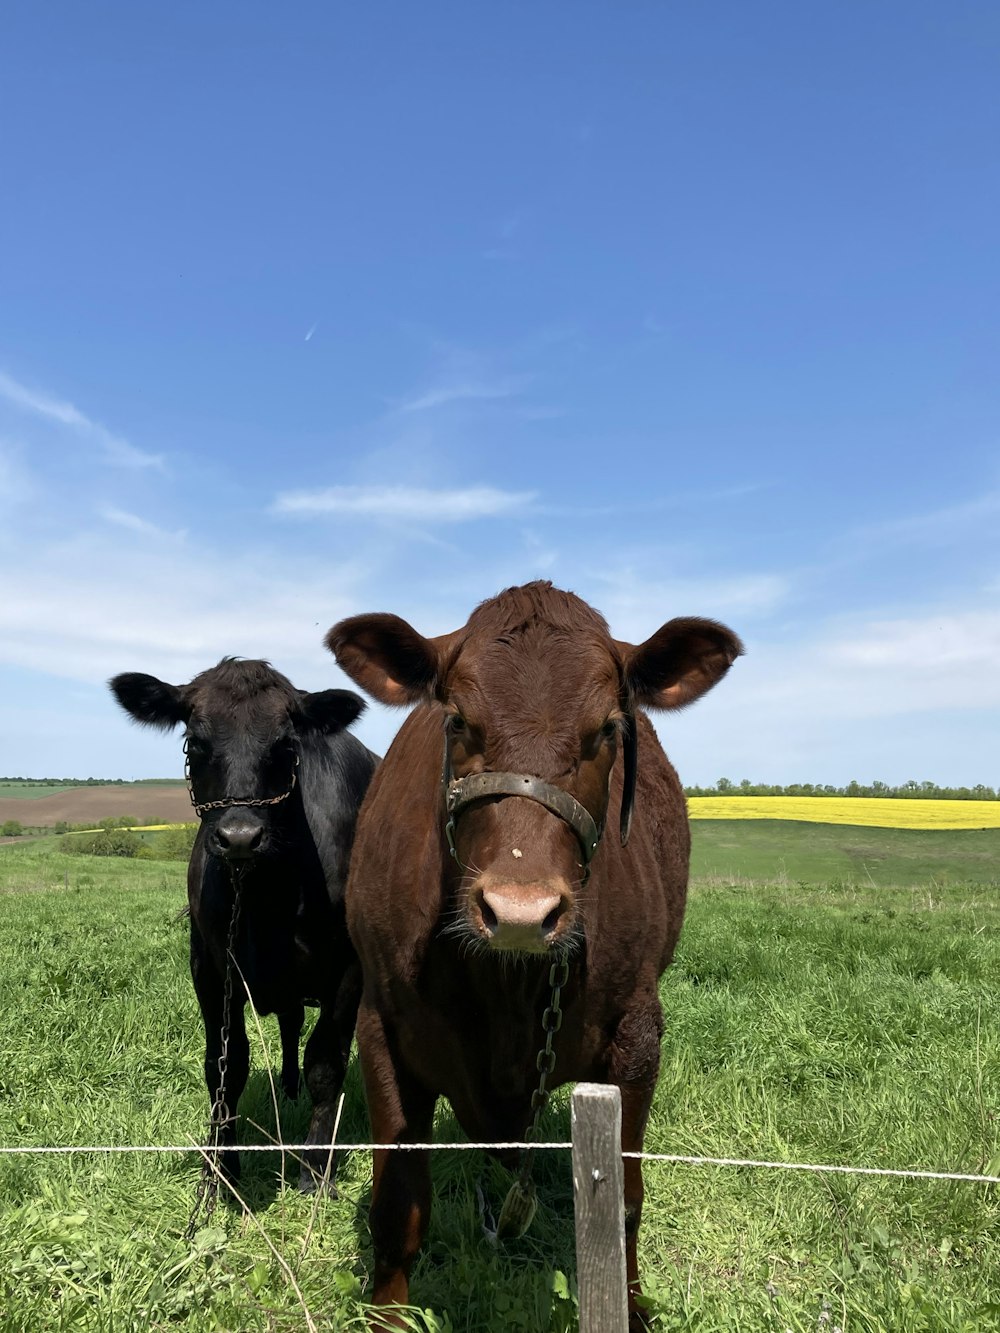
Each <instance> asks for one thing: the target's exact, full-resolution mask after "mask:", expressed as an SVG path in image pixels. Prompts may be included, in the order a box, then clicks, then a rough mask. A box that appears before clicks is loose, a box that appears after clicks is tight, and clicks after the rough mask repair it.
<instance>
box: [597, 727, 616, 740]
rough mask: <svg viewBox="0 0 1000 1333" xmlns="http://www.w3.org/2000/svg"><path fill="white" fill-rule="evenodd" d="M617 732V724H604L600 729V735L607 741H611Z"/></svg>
mask: <svg viewBox="0 0 1000 1333" xmlns="http://www.w3.org/2000/svg"><path fill="white" fill-rule="evenodd" d="M617 730H618V724H617V723H616V722H605V724H604V726H603V727H602V728H601V735H602V736H603V737H604V739H605V740H606V741H607V740H610V739H611V737H612V736H613V735H614V734H615V732H616V731H617Z"/></svg>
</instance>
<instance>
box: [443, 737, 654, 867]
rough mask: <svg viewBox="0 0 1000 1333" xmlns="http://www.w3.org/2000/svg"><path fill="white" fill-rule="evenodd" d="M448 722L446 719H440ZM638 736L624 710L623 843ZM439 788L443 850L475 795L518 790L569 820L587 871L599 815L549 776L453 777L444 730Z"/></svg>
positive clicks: (598, 829) (451, 847)
mask: <svg viewBox="0 0 1000 1333" xmlns="http://www.w3.org/2000/svg"><path fill="white" fill-rule="evenodd" d="M445 726H446V728H447V723H445ZM637 750H638V746H637V736H636V727H635V715H634V714H633V713H632V712H626V714H625V726H624V730H623V733H622V759H623V762H624V765H625V773H624V786H623V788H622V808H621V818H620V822H619V831H620V835H621V841H622V846H623V847H624V846H625V845H626V844H627V843H628V836H629V831H630V829H631V827H632V807H633V805H634V804H635V777H636V769H637V761H638V754H637ZM441 790H442V793H443V796H444V808H445V813H446V815H447V820H446V822H445V826H444V831H445V836H446V837H447V839H448V850H449V851H450V852H451V854H452V856H453V857H454V858H455V860H456V861H457V860H458V852H457V851H456V849H455V826H456V824H457V823H458V819H459V816H460V815H461V814H462V813H463V812H464V811H465V810H467V809H468V807H469V806H470V805H474V804H475V803H476V802H477V801H483V800H486V799H487V798H488V797H490V796H523V797H525V798H526V799H527V800H529V801H537V802H538V804H539V805H544V806H545V808H546V810H551V811H552V813H553V814H554V815H558V816H559V818H560V819H562V820H565V822H566V823H567V824H568V825H569V826H570V828H571V829H572V830H573V832H574V833H575V834H576V838H577V841H578V842H579V844H580V851H581V853H582V854H583V870H584V879H586V877H587V875H588V874H589V873H590V862H591V861H592V859H593V857H594V853H595V852H596V851H597V848H598V846H599V844H600V841H601V837H602V835H603V833H604V824H603V821H602V822H601V824H598V823H597V821H596V820H595V819H594V817H593V815H591V813H590V811H589V810H587V809H586V808H585V807H584V806H583V805H581V804H580V802H579V801H578V800H577V799H576V797H575V796H573V795H572V793H570V792H568V791H565V790H564V789H563V788H562V787H556V786H554V785H553V784H552V783H551V782H545V781H543V779H542V778H537V777H534V776H533V775H532V774H529V773H470V774H469V776H468V777H465V778H456V777H455V776H454V774H453V772H452V768H451V749H450V747H449V745H448V736H447V732H446V734H445V739H444V763H443V766H442V770H441Z"/></svg>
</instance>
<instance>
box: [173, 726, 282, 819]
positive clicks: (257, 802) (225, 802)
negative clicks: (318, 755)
mask: <svg viewBox="0 0 1000 1333" xmlns="http://www.w3.org/2000/svg"><path fill="white" fill-rule="evenodd" d="M298 766H299V756H298V754H296V755H295V767H294V768H293V769H292V780H291V782H290V783H289V784H288V790H287V791H283V792H282V793H281V795H280V796H259V797H250V796H225V797H223V799H222V800H221V801H199V800H198V798H197V797H196V796H195V794H194V783H193V782H192V780H191V756H190V754H189V752H188V743H187V741H185V742H184V781H185V782H186V783H187V790H188V796H189V797H190V798H191V804H192V805H193V806H194V812H195V814H196V815H197V816H198V818H199V819H200V818H201V816H202V815H203V814H204V813H205V811H206V810H229V809H232V807H233V806H236V805H239V806H251V807H253V808H255V809H259V808H260V807H261V806H264V805H280V804H281V802H282V801H287V800H288V798H289V796H291V794H292V792H293V791H294V790H295V782H296V778H297V777H298V774H297V772H296V769H298Z"/></svg>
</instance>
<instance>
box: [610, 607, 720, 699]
mask: <svg viewBox="0 0 1000 1333" xmlns="http://www.w3.org/2000/svg"><path fill="white" fill-rule="evenodd" d="M618 650H619V652H620V653H621V655H622V662H623V663H624V666H625V679H626V681H627V683H628V687H629V690H630V692H631V694H632V697H633V698H634V699H635V701H636V703H639V704H643V705H644V706H645V707H646V708H683V707H684V706H685V705H686V704H690V703H694V701H695V700H696V699H700V698H701V696H702V695H703V694H706V693H707V692H708V691H709V690H710V689H711V688H712V686H713V685H716V684H718V682H719V681H720V680H721V679H722V677H723V676H724V675H725V674H726V672H727V671H728V670H729V668H730V667H731V666H732V664H733V663H734V662H735V661H736V659H737V657H740V656H741V655H742V653H743V644H742V643H741V642H740V640H739V639H738V638H737V636H736V635H735V634H734V633H733V631H732V630H731V629H727V628H726V626H725V625H720V624H718V622H717V621H714V620H701V619H699V618H698V617H697V616H684V617H681V618H680V619H677V620H670V621H668V622H667V623H666V624H665V625H662V626H661V627H660V628H659V629H658V630H657V631H656V633H655V634H652V635H650V637H649V638H648V639H647V640H646V642H645V643H640V644H638V645H633V644H631V643H619V644H618Z"/></svg>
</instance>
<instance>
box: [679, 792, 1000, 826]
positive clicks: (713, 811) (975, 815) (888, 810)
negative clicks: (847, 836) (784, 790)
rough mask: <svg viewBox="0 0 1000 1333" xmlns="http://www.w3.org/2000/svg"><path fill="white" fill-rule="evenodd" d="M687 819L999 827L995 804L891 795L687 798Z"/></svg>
mask: <svg viewBox="0 0 1000 1333" xmlns="http://www.w3.org/2000/svg"><path fill="white" fill-rule="evenodd" d="M688 811H689V813H690V815H691V818H692V819H767V820H773V819H795V820H802V821H804V822H806V823H809V824H861V825H871V826H873V827H875V828H905V829H985V828H1000V801H950V800H939V801H934V800H922V799H921V798H919V797H912V798H910V797H892V796H689V797H688Z"/></svg>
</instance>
